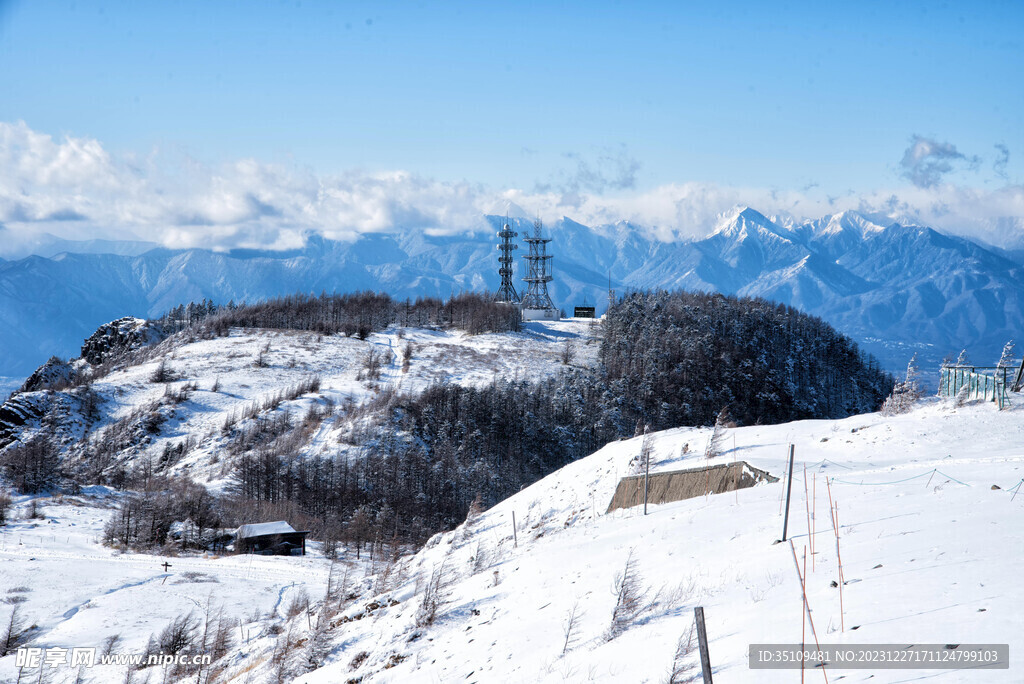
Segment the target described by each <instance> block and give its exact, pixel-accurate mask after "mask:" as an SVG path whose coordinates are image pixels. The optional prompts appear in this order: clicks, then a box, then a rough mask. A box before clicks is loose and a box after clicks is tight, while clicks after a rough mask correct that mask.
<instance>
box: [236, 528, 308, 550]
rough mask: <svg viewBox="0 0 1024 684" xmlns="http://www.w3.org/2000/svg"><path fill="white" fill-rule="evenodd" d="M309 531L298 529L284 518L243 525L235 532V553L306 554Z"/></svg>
mask: <svg viewBox="0 0 1024 684" xmlns="http://www.w3.org/2000/svg"><path fill="white" fill-rule="evenodd" d="M307 534H309V532H308V531H297V530H295V528H293V527H292V526H291V525H289V524H288V523H287V522H285V521H284V520H278V521H276V522H265V523H253V524H251V525H242V526H241V527H239V528H238V532H236V533H235V553H258V554H260V555H263V556H305V555H306V535H307Z"/></svg>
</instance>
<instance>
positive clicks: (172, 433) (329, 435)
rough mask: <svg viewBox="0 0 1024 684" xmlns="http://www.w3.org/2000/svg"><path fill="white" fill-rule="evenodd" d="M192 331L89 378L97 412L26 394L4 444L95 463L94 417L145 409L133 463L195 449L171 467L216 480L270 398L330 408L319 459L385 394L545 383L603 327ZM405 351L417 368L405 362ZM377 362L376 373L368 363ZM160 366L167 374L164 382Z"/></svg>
mask: <svg viewBox="0 0 1024 684" xmlns="http://www.w3.org/2000/svg"><path fill="white" fill-rule="evenodd" d="M188 334H189V333H179V334H178V335H175V336H173V337H170V338H168V339H166V340H164V341H163V342H160V343H159V344H156V345H152V346H149V347H146V348H145V349H144V350H143V351H144V354H145V356H144V357H143V358H142V359H140V360H138V361H137V362H135V363H129V364H122V367H119V368H116V369H114V370H112V371H111V372H109V373H107V374H106V375H103V376H102V377H100V378H97V379H96V380H94V381H93V382H91V384H90V386H89V387H90V390H91V392H92V393H94V394H93V395H92V398H91V399H90V400H89V401H91V402H92V405H93V406H95V407H96V408H95V410H94V411H93V412H90V411H86V410H83V408H82V403H83V399H81V398H80V395H81V391H80V390H78V391H76V390H72V391H70V392H67V393H53V392H52V391H50V390H48V389H42V388H41V389H36V390H34V391H28V392H23V393H20V394H18V395H17V396H16V397H14V398H12V399H11V400H10V401H8V402H7V403H6V404H5V405H4V407H3V409H0V449H2V448H3V447H4V446H6V445H7V444H8V443H10V442H11V441H13V440H14V439H20V440H21V441H22V442H27V441H29V440H30V439H31V438H32V436H33V435H34V434H36V433H42V434H45V435H47V436H48V437H52V438H56V439H57V440H58V441H61V442H63V443H64V444H65V445H68V446H69V449H70V452H69V457H70V458H71V459H77V460H88V459H91V458H94V447H95V444H93V445H91V446H90V445H89V444H88V443H86V442H78V440H80V439H81V437H82V435H83V434H84V430H85V424H86V422H89V430H91V434H92V435H93V439H94V440H99V441H103V440H106V439H107V438H108V437H110V435H112V434H113V433H115V432H116V433H118V434H120V433H121V432H123V431H124V430H126V429H130V428H131V429H133V428H134V424H133V423H134V422H138V421H139V420H141V417H142V416H143V415H146V414H148V415H151V416H154V418H153V420H156V421H158V426H157V427H155V428H153V429H147V430H145V431H142V432H141V433H140V434H139V436H138V437H133V438H131V439H127V440H124V439H121V441H120V442H118V445H117V446H118V449H117V451H118V453H119V454H120V455H119V457H118V458H120V459H122V460H124V462H125V465H127V466H131V465H135V464H138V463H142V462H144V461H147V460H149V461H152V462H153V463H157V462H160V459H161V457H163V456H164V452H165V451H166V450H167V449H170V448H175V447H178V446H179V445H182V444H187V445H188V449H187V450H186V451H187V454H186V455H184V457H182V458H181V459H180V460H176V462H175V463H174V464H173V465H171V466H170V467H169V468H168V469H167V473H168V474H188V475H190V476H191V477H193V478H198V479H200V480H201V481H203V482H207V483H208V482H211V481H212V482H214V483H217V482H219V481H221V480H222V479H223V477H224V471H223V467H224V465H225V462H224V461H222V460H221V459H220V458H219V457H218V455H219V454H220V453H222V452H223V450H224V449H225V448H226V447H227V446H228V445H229V444H230V442H231V440H232V431H231V430H230V429H229V428H231V427H235V426H237V427H239V428H240V427H243V426H245V425H246V424H248V423H252V416H249V418H248V419H247V417H246V416H247V415H249V414H250V413H252V414H255V413H260V411H261V409H260V407H263V409H265V408H266V406H267V405H269V404H271V403H273V404H274V406H275V409H277V408H280V409H281V411H277V413H282V411H283V412H286V413H288V414H290V415H292V416H293V417H294V418H296V419H297V418H299V417H301V416H303V415H305V414H307V413H308V412H309V410H310V409H311V408H317V407H319V408H320V409H323V408H324V407H327V406H330V407H333V410H336V414H335V418H336V419H335V420H330V421H326V422H324V424H323V427H322V428H321V432H320V434H318V435H316V436H314V437H312V438H310V439H309V440H308V442H307V444H306V445H305V449H307V450H308V452H309V454H310V455H313V454H321V453H334V451H332V450H338V449H341V450H344V449H345V448H346V443H345V441H344V440H342V439H341V436H342V435H344V434H345V433H346V431H349V430H351V429H352V427H353V426H352V423H351V421H349V420H347V419H346V418H345V417H346V416H347V415H349V414H350V413H351V412H353V411H354V410H355V409H357V408H358V407H360V406H361V405H363V404H365V403H366V402H367V401H369V400H371V399H372V398H373V397H375V396H378V395H379V394H380V393H381V392H401V393H406V394H415V393H417V392H420V391H422V390H423V389H424V388H426V387H427V386H429V385H433V384H438V383H454V384H459V385H463V386H479V385H485V384H488V383H491V382H493V381H494V380H496V379H501V378H507V379H521V380H536V379H538V378H543V377H546V376H550V375H553V374H555V373H557V372H559V371H560V370H561V369H564V368H565V367H566V363H565V361H566V359H565V354H566V349H567V346H568V348H569V349H570V350H571V356H572V359H571V363H572V364H574V365H593V364H594V363H595V359H596V357H597V353H598V347H599V339H598V337H597V336H598V334H599V327H598V326H597V324H596V322H594V321H583V320H566V321H546V322H531V323H525V324H524V326H523V330H522V331H521V332H518V333H493V334H483V335H468V334H466V333H464V332H461V331H456V330H451V331H446V330H427V329H417V328H408V329H399V328H395V327H392V328H389V329H388V330H386V331H384V332H379V333H371V334H370V335H369V336H368V337H367V338H366V339H365V340H360V339H358V338H357V337H345V336H343V335H332V336H320V335H316V334H314V333H302V332H297V331H268V330H242V329H235V330H233V331H232V332H231V334H230V335H228V336H227V337H213V338H211V339H196V338H191V339H190V338H189V337H188V336H187V335H188ZM406 350H409V351H408V353H409V355H410V356H409V363H408V368H407V369H403V365H404V363H403V362H404V356H405V354H406ZM371 359H373V361H372V363H373V364H375V365H376V368H375V370H370V368H369V366H370V365H371ZM73 366H76V367H85V362H84V361H83V360H76V361H75V362H74V364H73ZM158 368H162V369H163V373H164V375H165V378H164V380H163V381H159V382H155V381H154V375H155V373H156V371H157V369H158ZM313 381H315V387H314V386H313V385H312V384H311V383H312V382H313ZM292 395H294V396H292ZM264 412H265V411H264ZM90 414H91V415H90ZM55 425H56V427H55ZM111 439H113V438H111ZM119 439H120V438H119ZM356 451H358V449H356ZM165 460H166V459H165Z"/></svg>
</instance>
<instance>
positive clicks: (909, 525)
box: [0, 398, 1024, 684]
mask: <svg viewBox="0 0 1024 684" xmlns="http://www.w3.org/2000/svg"><path fill="white" fill-rule="evenodd" d="M1020 404H1021V400H1020V398H1017V399H1016V405H1015V406H1014V407H1013V408H1012V409H1011V410H1007V411H1003V412H999V411H996V410H995V408H994V407H993V406H992V405H991V404H976V405H973V406H966V407H963V408H960V409H954V408H953V407H952V406H951V404H950V403H948V402H942V401H938V400H929V401H926V402H924V404H923V405H922V406H920V407H919V408H917V409H916V410H914V411H913V412H911V413H909V414H906V415H903V416H897V417H889V418H886V417H882V416H880V415H877V414H872V415H864V416H857V417H853V418H849V419H845V420H839V421H803V422H799V423H791V424H783V425H775V426H752V427H745V428H737V429H734V430H731V431H730V434H729V435H728V436H727V438H726V443H727V445H728V446H729V447H730V449H729V450H728V452H727V453H726V454H725V455H724V456H723V457H721V460H723V461H725V460H734V459H741V460H746V461H748V462H749V463H751V464H752V465H754V466H756V467H759V468H763V469H765V470H768V471H769V472H771V473H774V474H780V473H781V472H782V471H783V469H784V463H785V457H786V454H787V445H788V444H789V443H793V444H795V449H796V456H797V466H796V474H795V478H794V487H793V494H794V496H793V502H792V509H791V518H790V537H791V539H792V540H793V541H794V543H795V546H796V550H797V553H798V554H801V555H802V553H803V551H804V549H805V548H806V547H808V545H809V544H810V543H811V542H810V538H811V537H810V536H809V535H808V527H809V525H808V517H809V516H808V511H810V513H812V514H813V516H814V521H813V523H811V524H810V527H811V529H813V532H814V534H813V537H814V544H815V553H814V555H813V556H810V557H809V559H808V561H807V591H808V601H809V604H810V607H811V609H812V611H813V617H814V622H815V627H816V629H817V633H818V637H819V639H820V640H821V641H822V642H829V643H847V644H849V643H884V642H896V643H904V642H905V643H978V642H993V643H1009V644H1010V654H1011V662H1010V669H1009V670H989V671H985V672H970V671H955V672H938V671H930V672H928V671H907V670H902V671H895V670H893V671H884V672H872V671H870V670H859V671H845V672H844V673H842V674H844V675H845V678H844V679H843V681H868V680H871V681H887V682H901V681H917V680H920V679H921V678H927V677H929V676H936V675H937V677H936V678H937V679H938V681H943V682H1011V681H1019V677H1018V674H1019V672H1020V671H1021V668H1022V667H1024V652H1022V650H1021V646H1022V644H1021V641H1020V635H1021V634H1022V631H1021V621H1020V620H1021V618H1020V615H1021V614H1022V609H1024V593H1022V592H1021V591H1020V590H1019V586H1018V583H1017V582H1018V579H1017V574H1018V570H1017V565H1018V560H1019V559H1018V558H1017V553H1016V550H1017V549H1019V548H1020V547H1021V543H1022V541H1024V539H1022V537H1024V532H1022V531H1021V526H1020V525H1019V524H1016V522H1015V521H1017V519H1019V517H1020V514H1021V510H1022V506H1024V494H1022V495H1021V496H1018V497H1017V500H1014V499H1013V497H1014V493H1015V491H1019V489H1014V488H1015V487H1016V486H1017V485H1019V483H1020V482H1021V480H1022V477H1024V446H1022V445H1024V409H1022V407H1021V405H1020ZM708 438H709V431H708V430H704V429H676V430H669V431H665V432H662V433H657V434H655V435H653V437H652V439H653V464H654V465H653V470H654V471H655V472H657V471H662V470H674V469H678V468H689V467H699V466H701V465H703V464H704V462H705V460H704V458H703V453H704V447H705V444H706V442H707V440H708ZM640 442H641V440H640V439H639V438H637V439H633V440H628V441H622V442H617V443H613V444H611V445H608V446H607V447H605V448H603V449H601V450H600V451H598V452H596V453H595V454H593V455H592V456H590V457H588V458H585V459H582V460H580V461H578V462H576V463H574V464H572V465H570V466H567V467H566V468H564V469H562V470H560V471H558V472H557V473H554V474H552V475H551V476H549V477H547V478H545V479H544V480H542V481H540V482H538V483H536V484H534V485H533V486H531V487H528V488H526V489H524V490H523V491H522V492H520V493H519V494H517V495H515V496H513V497H512V498H510V499H508V500H507V501H505V502H503V503H501V504H499V505H497V506H495V507H494V508H493V509H491V510H489V511H487V512H485V513H484V514H483V515H482V516H480V517H479V518H478V519H477V520H476V521H475V522H474V523H473V524H472V525H470V526H464V527H462V528H460V529H458V530H455V531H453V532H450V533H445V534H442V535H438V536H437V537H435V538H434V539H433V540H432V541H431V542H430V543H429V544H428V545H427V546H426V547H425V548H424V549H423V550H421V551H420V552H419V553H417V554H416V555H415V556H412V557H407V558H405V559H403V560H401V561H399V563H398V565H397V566H396V567H394V568H392V569H391V570H390V576H389V577H388V578H383V577H382V573H383V571H384V567H383V566H382V565H381V564H380V563H379V562H378V564H377V565H376V566H374V565H373V564H369V563H368V562H367V561H366V560H365V558H364V560H363V561H361V562H360V563H358V564H356V563H354V562H352V561H353V559H351V558H346V562H345V563H342V564H339V567H340V566H344V565H348V566H349V574H350V580H349V584H348V585H347V586H349V588H350V589H351V590H352V593H351V597H350V598H349V599H348V600H346V601H345V602H344V603H343V605H342V606H341V607H340V608H339V609H337V612H334V613H333V614H332V615H330V616H329V622H328V623H325V624H330V625H332V626H331V627H330V629H328V630H327V631H326V633H325V634H326V651H327V656H326V660H325V661H324V663H323V667H321V668H320V669H317V670H314V671H312V672H308V673H305V674H303V673H304V672H305V668H304V666H303V663H304V662H305V659H306V653H307V649H308V648H309V644H310V643H312V636H313V631H314V630H315V624H316V622H315V619H316V618H315V617H312V616H311V617H307V615H306V613H304V612H300V613H299V614H298V615H297V616H295V617H293V618H290V619H289V617H288V615H287V612H288V611H287V607H288V606H289V605H290V604H291V603H292V602H293V600H294V599H295V598H296V597H297V596H299V595H300V593H301V592H303V591H304V592H306V594H307V595H308V596H309V597H311V599H312V601H313V603H314V605H313V610H312V615H313V616H315V614H316V613H317V612H318V605H317V601H318V599H319V598H320V597H322V596H323V595H324V591H325V588H326V585H327V576H328V574H329V573H330V572H332V570H331V567H330V563H329V562H328V561H327V560H325V559H324V558H323V557H321V556H320V555H319V553H318V549H317V545H316V544H315V543H314V544H311V553H310V555H308V556H306V557H305V558H301V559H296V558H262V557H255V558H253V557H231V556H228V557H220V558H217V557H201V556H188V557H179V558H170V559H168V560H169V562H170V563H171V567H170V568H168V569H166V570H165V569H164V568H163V567H162V566H161V563H162V562H163V561H164V560H165V559H164V558H163V557H156V556H148V555H144V554H125V555H118V554H117V553H115V552H113V551H111V550H109V549H107V548H105V547H102V546H100V545H99V541H98V538H99V536H100V531H101V528H102V524H103V522H104V521H105V519H106V517H107V516H108V515H109V509H108V508H105V506H109V505H110V504H111V503H112V499H114V498H115V497H116V495H114V494H112V493H109V492H107V491H106V490H104V489H103V488H91V489H90V490H87V491H86V492H83V494H82V495H81V496H77V497H65V498H64V499H63V500H62V501H61V502H48V503H46V505H45V507H44V509H43V510H44V512H45V518H46V519H45V520H43V521H22V520H17V521H15V522H12V523H11V524H9V525H8V526H7V527H6V528H0V530H2V532H0V596H4V597H7V598H10V597H12V596H23V597H24V602H23V603H20V604H18V605H19V607H20V608H21V609H22V611H23V614H24V615H26V616H27V617H28V619H29V620H30V621H31V622H32V623H34V624H36V625H37V629H35V630H33V632H32V633H33V642H32V645H36V646H40V647H43V646H64V647H73V646H101V645H102V643H103V641H104V640H105V639H106V638H108V637H110V636H112V635H115V634H120V635H121V636H122V639H123V641H122V643H121V644H120V645H119V646H118V647H117V648H116V649H115V652H123V653H132V652H141V649H142V648H143V645H144V643H145V641H146V639H147V638H148V636H149V634H150V633H152V632H154V631H159V630H160V629H161V628H162V627H163V626H164V625H166V624H167V622H168V621H169V620H170V619H172V618H173V617H175V616H176V615H180V614H182V613H185V612H189V611H194V612H195V613H196V614H202V611H203V610H204V609H205V608H204V607H205V605H206V604H207V603H208V602H211V601H212V603H213V606H214V609H215V610H216V609H223V611H224V613H225V615H226V616H228V617H229V618H230V619H232V620H237V621H239V622H238V624H237V625H236V628H235V633H236V635H237V636H238V640H239V641H240V642H241V643H237V644H236V645H235V647H234V648H233V649H232V650H231V651H230V652H229V654H228V655H227V656H226V660H225V663H226V665H227V669H226V671H225V672H224V674H223V676H222V678H221V679H220V681H248V682H269V681H273V679H274V677H275V676H276V674H277V673H279V672H281V671H282V669H281V667H279V665H278V664H275V663H274V659H273V654H274V652H275V650H277V651H280V650H281V649H282V644H284V643H286V642H285V641H284V640H288V641H287V643H291V644H292V646H291V648H290V649H288V650H287V651H286V653H287V654H288V656H287V658H286V659H285V661H284V664H285V665H286V666H287V669H286V670H285V671H286V672H287V673H288V677H287V679H291V678H293V677H297V678H298V681H303V682H310V683H312V682H325V683H326V682H330V683H332V684H333V683H335V682H346V681H361V682H363V683H369V682H448V681H478V682H499V681H500V682H563V681H568V682H583V681H599V682H662V681H666V680H667V673H668V671H669V668H670V667H671V666H672V664H673V661H674V654H675V652H676V648H677V643H678V640H679V638H680V636H684V635H686V634H687V633H688V631H689V629H690V624H691V622H692V609H693V607H694V606H696V605H701V606H703V607H704V609H705V613H706V619H707V625H708V633H709V639H710V653H711V658H712V662H713V663H714V667H715V677H716V681H729V682H733V681H736V682H773V681H795V680H796V677H798V676H799V675H798V674H797V673H796V672H792V671H790V672H771V671H752V670H750V669H748V668H747V661H746V657H747V656H746V654H747V648H748V645H749V644H751V643H758V642H799V641H800V638H801V596H800V588H799V582H798V580H797V574H796V571H795V569H794V563H793V557H792V553H791V551H790V547H789V545H788V544H773V543H772V542H773V541H774V540H776V539H778V538H779V537H780V536H781V526H782V515H781V509H782V495H783V485H782V483H781V482H779V483H774V484H763V485H760V486H757V487H755V488H753V489H748V490H743V491H739V492H734V493H727V494H721V495H712V496H706V497H701V498H697V499H691V500H688V501H683V502H677V503H670V504H663V505H658V506H652V507H651V511H650V514H649V515H648V516H646V517H645V516H643V515H642V514H641V511H640V510H639V509H630V510H625V511H617V512H614V513H611V514H606V513H605V509H606V507H607V504H608V501H609V500H610V498H611V495H612V492H613V490H614V488H615V486H616V484H617V482H618V479H619V478H620V477H621V476H623V475H626V474H628V473H630V472H633V470H634V469H635V463H631V461H633V460H634V459H635V457H636V456H637V454H638V453H639V450H640ZM805 468H806V473H807V474H806V477H805V475H804V472H805ZM826 478H828V480H829V481H830V483H831V492H829V487H827V486H826ZM805 485H806V491H807V492H808V496H806V497H805V494H804V492H805ZM992 485H998V486H999V487H1000V488H999V489H993V488H992ZM1021 488H1024V487H1021ZM830 494H831V497H832V500H833V501H835V502H836V504H837V505H838V511H839V522H840V527H839V538H840V548H841V553H842V559H843V570H844V576H845V578H846V583H845V585H844V587H843V608H844V611H843V613H842V614H840V604H839V590H838V589H837V588H833V587H832V586H830V583H831V582H832V581H833V580H838V579H839V575H838V569H837V556H836V553H835V535H834V534H833V531H832V526H831V522H830V519H829V515H828V507H829V495H830ZM26 505H27V502H26V501H24V500H22V501H21V503H20V504H19V510H23V509H24V507H25V506H26ZM513 513H514V514H515V518H516V523H517V529H516V540H514V539H513V529H512V515H513ZM516 542H517V543H516ZM630 550H632V553H633V558H634V560H635V563H636V571H637V573H638V575H639V576H640V577H642V581H641V582H640V586H641V588H643V589H646V590H649V591H650V592H651V593H650V594H649V595H648V596H649V597H653V592H655V591H657V590H659V589H660V590H662V591H661V594H660V597H659V598H658V600H657V602H655V604H654V605H653V607H652V609H651V610H650V611H649V612H647V613H646V614H644V615H642V616H640V617H639V618H638V619H636V620H635V621H633V622H632V623H631V624H628V625H627V626H626V627H625V629H624V631H622V633H621V634H620V635H618V636H617V637H615V638H614V639H611V640H609V639H608V638H607V633H608V630H609V627H610V622H611V614H612V610H613V606H614V603H615V597H614V595H613V593H612V589H613V585H614V583H615V579H616V574H617V573H620V572H622V569H623V566H624V564H625V562H626V559H627V556H628V555H629V554H630ZM378 560H379V559H378ZM441 567H443V568H444V577H445V580H444V582H442V587H441V592H440V593H441V600H440V601H439V607H438V610H437V614H436V618H435V620H434V621H433V623H432V624H429V625H417V614H419V613H420V611H421V604H422V601H423V595H424V586H425V585H426V584H427V580H429V578H430V577H431V575H432V573H433V572H434V571H435V570H436V569H438V568H441ZM338 570H339V568H338V567H336V568H335V569H334V572H335V573H336V574H335V577H337V572H338ZM374 572H376V573H377V574H376V575H373V573H374ZM26 588H27V591H26ZM383 589H387V590H386V591H384V593H383V594H380V595H378V596H377V597H376V598H374V594H375V593H376V592H379V591H381V590H383ZM12 606H13V604H11V605H4V606H0V619H5V618H6V617H7V615H8V612H7V611H8V610H9V609H10V608H11V607H12ZM573 606H576V615H577V625H576V626H575V628H574V629H573V631H572V633H571V634H570V635H569V640H568V641H569V646H568V648H565V642H566V633H565V626H566V623H567V616H568V615H569V614H570V612H571V611H572V609H573ZM421 622H422V620H421ZM843 627H845V631H843ZM855 627H856V629H854V628H855ZM275 634H276V636H275ZM808 634H809V633H808ZM807 638H808V639H810V636H808V637H807ZM563 650H564V651H565V652H564V653H563ZM681 662H682V664H683V665H684V666H685V667H684V669H686V668H689V669H688V671H689V672H690V673H691V674H692V673H695V672H696V671H697V670H695V669H694V668H695V666H696V663H697V660H696V654H695V653H692V652H691V653H689V654H688V655H686V656H685V657H683V658H682V660H681ZM55 674H56V675H57V679H56V680H55V681H58V682H60V681H71V680H72V679H73V677H74V675H75V672H74V671H72V670H70V669H69V668H64V669H62V670H57V671H56V672H55ZM84 674H85V675H86V677H87V678H88V681H96V682H106V681H121V680H122V679H123V677H124V668H123V667H119V666H113V665H110V666H105V667H104V668H97V669H93V670H87V671H86V672H85V673H84ZM838 674H839V673H836V672H833V673H832V674H831V675H830V681H835V680H836V679H838V676H837V675H838ZM872 675H873V676H874V678H873V679H872ZM16 676H17V673H16V671H15V668H14V657H13V656H8V657H6V658H3V659H0V681H7V680H11V681H13V680H14V678H15V677H16ZM155 676H157V677H159V676H160V675H159V672H158V673H157V674H156V675H155ZM816 677H817V674H815V673H811V674H809V675H808V680H807V681H815V678H816ZM360 678H361V679H360ZM192 679H194V677H193V678H192ZM151 681H152V680H151ZM190 681H191V679H190Z"/></svg>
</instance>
